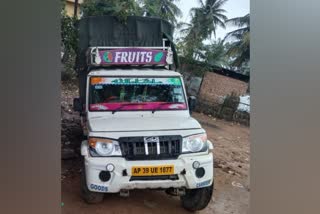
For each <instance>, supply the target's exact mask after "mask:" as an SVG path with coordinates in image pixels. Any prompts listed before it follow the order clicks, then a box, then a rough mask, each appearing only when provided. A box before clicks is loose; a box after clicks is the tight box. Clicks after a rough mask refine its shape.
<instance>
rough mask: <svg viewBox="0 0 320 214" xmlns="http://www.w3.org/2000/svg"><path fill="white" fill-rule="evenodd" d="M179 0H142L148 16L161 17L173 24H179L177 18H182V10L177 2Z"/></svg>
mask: <svg viewBox="0 0 320 214" xmlns="http://www.w3.org/2000/svg"><path fill="white" fill-rule="evenodd" d="M177 1H179V0H142V1H140V2H141V3H142V4H143V5H144V6H143V9H144V11H145V15H146V16H154V17H160V18H162V19H165V20H167V21H169V22H170V23H171V24H174V25H176V24H177V17H181V16H182V12H181V10H180V9H179V8H178V7H177V5H176V4H175V2H177Z"/></svg>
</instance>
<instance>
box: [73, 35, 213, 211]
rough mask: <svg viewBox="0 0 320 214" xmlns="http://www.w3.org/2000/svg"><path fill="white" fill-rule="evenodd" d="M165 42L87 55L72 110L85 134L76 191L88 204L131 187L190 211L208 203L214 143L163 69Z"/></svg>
mask: <svg viewBox="0 0 320 214" xmlns="http://www.w3.org/2000/svg"><path fill="white" fill-rule="evenodd" d="M84 32H85V31H84ZM99 38H100V37H99ZM101 38H102V37H101ZM165 44H166V41H165V40H164V42H163V46H161V47H136V46H131V47H89V48H88V50H87V61H88V64H89V66H88V67H87V69H86V70H84V69H82V70H81V71H80V72H82V73H80V74H82V80H81V81H80V83H79V87H80V89H81V90H80V94H82V97H83V99H79V98H75V99H74V104H73V105H74V110H76V111H79V112H80V113H81V118H82V127H83V131H84V136H85V140H84V141H83V142H82V145H81V155H82V156H83V159H84V161H83V162H84V164H83V167H84V168H83V170H82V182H81V192H82V196H83V198H84V200H85V201H86V202H88V203H98V202H101V201H102V200H103V196H104V194H105V193H120V195H121V196H129V191H130V190H132V189H162V190H165V191H166V192H167V193H168V194H170V195H175V196H180V197H181V201H182V206H183V207H184V208H186V209H187V210H190V211H196V210H201V209H203V208H205V207H206V206H207V205H208V203H209V202H210V200H211V197H212V192H213V184H214V177H213V174H214V172H213V169H214V167H213V154H212V149H213V145H212V143H211V142H210V141H209V140H208V139H207V135H206V131H205V130H204V129H203V128H202V127H201V125H200V124H199V123H198V122H197V121H196V120H195V119H194V118H192V117H191V113H192V110H193V108H194V107H195V102H196V100H195V98H194V97H189V98H187V95H186V90H185V86H184V83H183V78H182V75H181V74H180V73H178V72H175V71H173V70H170V64H172V62H173V60H172V52H171V46H170V45H169V46H166V45H165ZM168 65H169V66H168ZM84 72H86V73H85V76H84Z"/></svg>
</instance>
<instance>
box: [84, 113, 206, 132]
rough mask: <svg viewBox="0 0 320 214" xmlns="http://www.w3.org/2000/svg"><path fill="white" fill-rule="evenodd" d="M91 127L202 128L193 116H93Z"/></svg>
mask: <svg viewBox="0 0 320 214" xmlns="http://www.w3.org/2000/svg"><path fill="white" fill-rule="evenodd" d="M89 127H90V130H91V131H93V132H104V131H105V132H117V131H151V130H152V131H161V130H186V129H201V125H200V124H199V123H198V121H196V120H195V119H193V118H192V117H161V118H160V117H157V118H156V117H139V118H110V117H99V118H91V119H90V120H89Z"/></svg>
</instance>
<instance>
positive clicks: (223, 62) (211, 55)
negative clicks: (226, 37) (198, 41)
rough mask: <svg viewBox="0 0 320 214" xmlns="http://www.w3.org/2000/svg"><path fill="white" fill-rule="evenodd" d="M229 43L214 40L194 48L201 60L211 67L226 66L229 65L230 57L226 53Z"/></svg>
mask: <svg viewBox="0 0 320 214" xmlns="http://www.w3.org/2000/svg"><path fill="white" fill-rule="evenodd" d="M228 46H229V43H227V44H224V42H223V41H221V40H218V41H214V42H212V43H211V44H208V45H204V44H202V46H200V48H199V50H196V51H197V52H198V53H197V55H198V56H199V59H200V60H201V61H204V62H205V63H207V64H209V65H210V66H213V67H224V68H227V67H229V65H230V58H229V57H228V56H227V55H226V53H227V50H228Z"/></svg>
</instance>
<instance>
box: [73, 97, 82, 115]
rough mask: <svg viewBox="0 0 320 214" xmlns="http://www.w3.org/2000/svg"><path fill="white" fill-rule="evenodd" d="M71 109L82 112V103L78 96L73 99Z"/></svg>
mask: <svg viewBox="0 0 320 214" xmlns="http://www.w3.org/2000/svg"><path fill="white" fill-rule="evenodd" d="M73 110H74V111H78V112H82V103H81V100H80V98H74V99H73Z"/></svg>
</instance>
